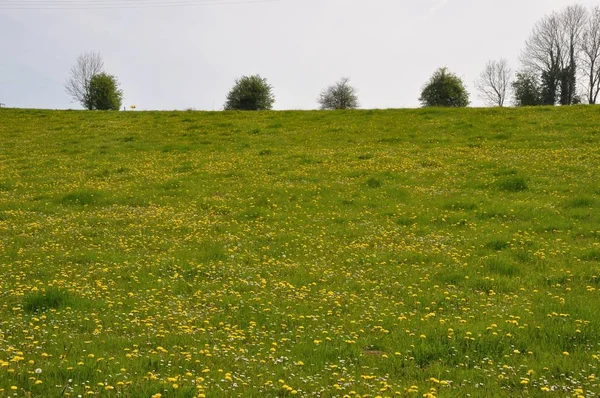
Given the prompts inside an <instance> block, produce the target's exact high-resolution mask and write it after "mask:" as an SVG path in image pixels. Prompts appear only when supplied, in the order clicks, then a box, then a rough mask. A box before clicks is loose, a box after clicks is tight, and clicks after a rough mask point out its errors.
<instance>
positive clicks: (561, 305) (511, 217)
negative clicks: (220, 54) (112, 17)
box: [0, 106, 600, 397]
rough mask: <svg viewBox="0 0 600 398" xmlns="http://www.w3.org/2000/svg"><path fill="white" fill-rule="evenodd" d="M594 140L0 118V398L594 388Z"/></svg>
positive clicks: (451, 121) (451, 114) (104, 118)
mask: <svg viewBox="0 0 600 398" xmlns="http://www.w3.org/2000/svg"><path fill="white" fill-rule="evenodd" d="M598 126H600V112H599V111H598V108H596V107H591V106H576V107H556V108H535V109H534V108H531V109H464V110H444V109H420V110H370V111H341V112H321V111H314V112H259V113H236V112H119V113H106V112H75V111H38V110H13V109H0V149H1V150H0V299H1V300H0V396H20V397H28V396H32V397H59V396H71V397H77V396H79V395H81V396H87V394H88V393H89V392H92V393H93V395H95V396H102V397H119V396H121V397H151V396H153V395H155V394H158V393H160V394H162V397H193V396H202V394H204V395H206V396H207V397H235V396H244V397H246V396H248V397H285V396H292V395H297V396H322V397H328V396H332V397H333V396H336V397H337V396H340V397H342V396H344V395H350V396H370V397H375V396H378V395H379V396H382V397H385V396H392V395H394V394H397V395H399V396H414V397H422V396H423V395H424V394H426V393H429V392H431V393H432V394H435V395H439V396H448V397H462V396H467V394H470V396H473V397H476V396H477V397H493V396H499V397H500V396H545V395H549V396H558V397H564V396H576V395H577V394H580V395H582V396H595V395H598V394H600V386H599V384H598V382H597V377H600V374H598V366H600V306H598V305H596V303H598V300H599V299H600V296H599V295H600V290H599V289H600V227H599V226H600V212H599V211H598V204H599V203H600V200H599V199H600V198H599V197H600V184H599V182H598V173H599V169H600V151H599V148H600V129H599V128H598ZM36 370H38V372H37V373H36ZM432 389H434V390H432ZM545 390H549V392H546V391H545ZM293 393H294V394H293ZM89 395H90V396H92V394H89Z"/></svg>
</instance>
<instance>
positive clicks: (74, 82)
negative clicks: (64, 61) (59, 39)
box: [65, 52, 104, 110]
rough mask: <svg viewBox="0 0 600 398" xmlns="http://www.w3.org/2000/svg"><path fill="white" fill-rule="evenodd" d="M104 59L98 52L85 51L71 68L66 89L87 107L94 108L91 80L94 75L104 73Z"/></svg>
mask: <svg viewBox="0 0 600 398" xmlns="http://www.w3.org/2000/svg"><path fill="white" fill-rule="evenodd" d="M103 68H104V61H103V60H102V57H101V56H100V54H98V53H93V52H90V53H85V54H82V55H80V56H79V57H78V58H77V62H76V63H75V65H73V67H72V68H71V74H70V75H69V78H68V79H67V81H66V82H65V90H66V91H67V93H68V94H69V95H70V96H71V97H72V98H73V100H74V101H77V102H79V103H80V104H81V106H83V107H84V108H85V109H88V110H91V109H92V108H93V104H92V102H93V101H92V96H91V91H90V82H91V81H92V77H94V76H95V75H97V74H99V73H102V70H103Z"/></svg>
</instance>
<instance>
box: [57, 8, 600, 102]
mask: <svg viewBox="0 0 600 398" xmlns="http://www.w3.org/2000/svg"><path fill="white" fill-rule="evenodd" d="M519 61H520V69H519V70H518V71H517V72H516V73H513V70H512V69H511V67H510V66H509V64H508V61H507V60H506V59H500V60H491V61H489V62H488V63H487V64H486V66H485V68H484V70H483V71H482V72H481V74H480V75H479V76H478V78H477V79H476V80H475V88H476V90H477V92H478V96H479V98H480V99H482V100H483V101H484V102H485V103H486V105H488V106H500V107H502V106H504V105H505V104H506V101H507V99H508V98H509V97H510V96H512V100H513V101H512V103H513V104H514V105H515V106H536V105H556V104H560V105H574V104H580V103H586V102H587V103H588V104H596V102H597V101H598V96H599V93H600V6H593V7H591V9H590V10H588V9H586V8H585V7H583V6H581V5H571V6H568V7H566V8H564V9H562V10H561V11H559V12H556V11H555V12H553V13H551V14H549V15H546V16H544V18H542V19H541V20H540V21H538V22H537V23H536V24H535V26H534V27H533V30H532V33H531V35H530V37H529V39H528V40H527V41H526V42H525V48H524V49H523V51H522V53H521V56H520V59H519ZM65 89H66V91H67V93H68V94H69V95H70V96H71V97H72V99H73V100H74V101H76V102H78V103H79V104H81V106H83V107H84V108H85V109H88V110H119V109H121V106H122V101H123V91H122V90H121V89H120V84H119V81H118V80H117V78H116V77H115V76H114V75H110V74H107V73H105V72H104V63H103V61H102V58H101V56H100V55H99V54H98V53H86V54H83V55H81V56H80V57H79V58H78V59H77V62H76V64H75V65H74V66H73V67H72V69H71V73H70V76H69V78H68V80H67V82H66V83H65ZM317 101H318V103H319V105H320V108H321V109H330V110H335V109H355V108H358V106H359V101H358V95H357V90H356V89H355V88H354V87H353V86H352V85H350V79H349V78H347V77H344V78H342V79H340V80H339V81H337V82H336V83H335V84H333V85H331V86H329V87H327V88H325V89H324V90H323V91H321V93H320V94H319V97H318V99H317ZM419 101H420V103H421V105H422V106H424V107H431V106H439V107H466V106H468V105H469V93H468V91H467V89H466V87H465V84H464V82H463V80H462V79H461V78H459V77H458V76H457V75H456V74H454V73H452V72H450V71H449V70H448V69H447V68H439V69H438V70H437V71H435V72H434V74H433V75H432V76H431V78H430V79H429V81H428V82H427V83H426V84H425V85H424V86H423V88H422V91H421V96H420V98H419ZM274 103H275V96H274V94H273V87H272V86H271V85H269V84H268V82H267V80H266V79H265V78H263V77H261V76H260V75H252V76H242V77H241V78H239V79H236V81H235V84H234V86H233V87H232V88H231V90H230V91H229V93H228V95H227V99H226V102H225V104H224V107H223V108H224V110H269V109H272V108H273V104H274Z"/></svg>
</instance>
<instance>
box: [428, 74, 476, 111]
mask: <svg viewBox="0 0 600 398" xmlns="http://www.w3.org/2000/svg"><path fill="white" fill-rule="evenodd" d="M419 101H420V102H421V104H422V105H423V106H442V107H453V108H458V107H465V106H467V105H469V93H468V92H467V90H466V89H465V86H464V84H463V82H462V80H461V79H460V78H459V77H458V76H456V75H455V74H453V73H451V72H449V71H448V69H447V68H440V69H438V70H437V71H435V73H434V74H433V76H431V78H430V79H429V81H428V82H427V84H425V86H424V87H423V91H422V92H421V97H420V98H419Z"/></svg>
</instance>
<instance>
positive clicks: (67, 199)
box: [60, 190, 101, 206]
mask: <svg viewBox="0 0 600 398" xmlns="http://www.w3.org/2000/svg"><path fill="white" fill-rule="evenodd" d="M100 196H101V195H100V193H99V192H94V191H88V190H83V191H76V192H71V193H69V194H67V195H65V196H63V197H62V198H61V199H60V203H61V204H63V205H67V206H90V205H94V204H97V203H98V202H99V200H100Z"/></svg>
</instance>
